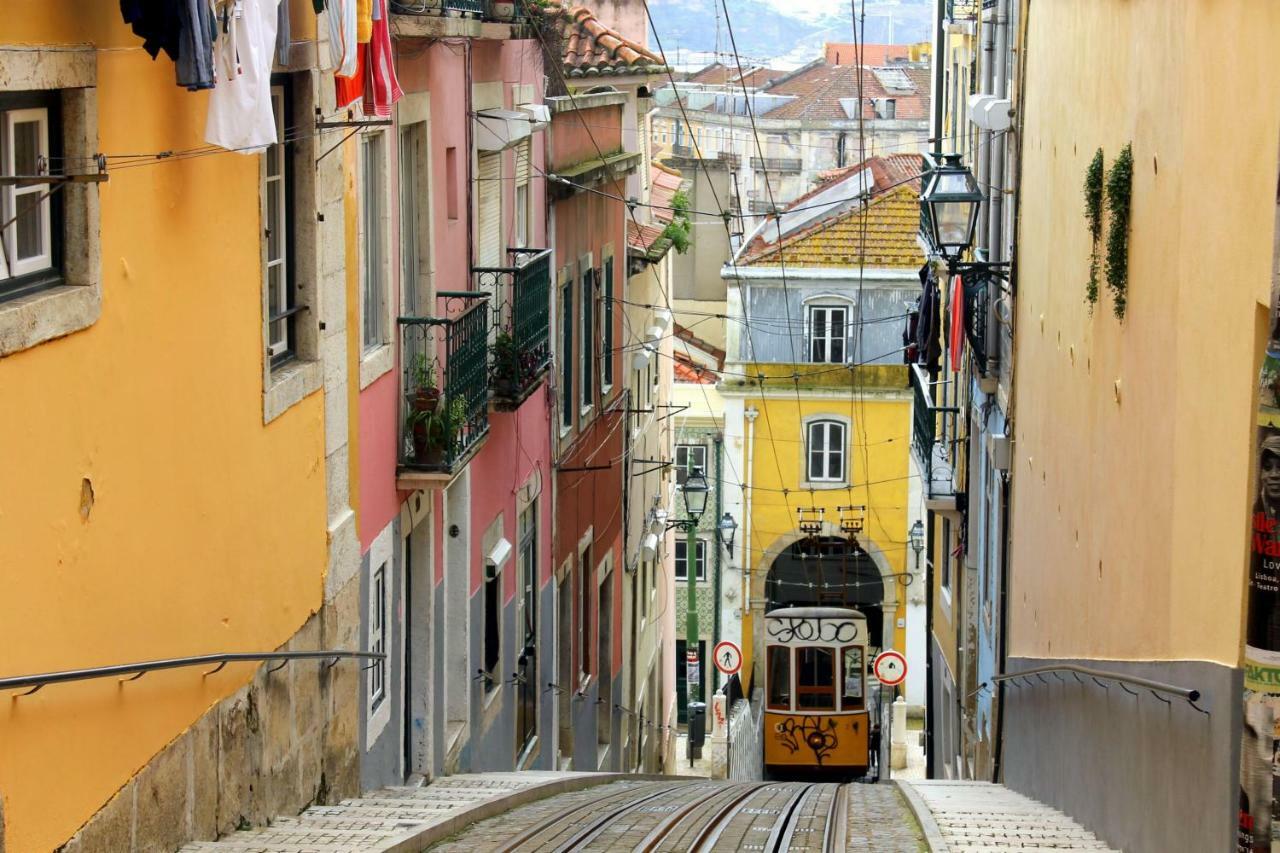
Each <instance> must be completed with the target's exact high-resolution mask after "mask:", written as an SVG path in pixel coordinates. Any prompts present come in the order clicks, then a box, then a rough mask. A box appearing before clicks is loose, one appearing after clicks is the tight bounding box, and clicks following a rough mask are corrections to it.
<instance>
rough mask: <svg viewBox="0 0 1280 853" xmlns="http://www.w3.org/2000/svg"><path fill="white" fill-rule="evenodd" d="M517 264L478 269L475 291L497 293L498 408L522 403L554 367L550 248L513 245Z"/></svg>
mask: <svg viewBox="0 0 1280 853" xmlns="http://www.w3.org/2000/svg"><path fill="white" fill-rule="evenodd" d="M508 251H509V253H510V255H511V258H512V262H513V263H512V265H511V266H507V267H476V268H474V269H473V270H472V273H474V275H475V279H476V289H477V290H479V291H481V292H485V293H491V294H493V324H494V328H495V329H496V331H497V334H496V335H495V336H494V339H493V344H492V350H493V358H492V360H491V364H490V368H489V370H490V381H491V386H492V388H493V396H494V401H495V403H496V405H497V408H499V409H507V408H512V407H514V406H517V405H519V404H520V402H521V401H523V400H524V399H525V398H526V397H528V396H529V394H530V393H531V392H532V391H533V389H534V388H535V387H536V386H537V384H538V383H539V382H540V381H541V380H542V377H543V375H544V374H545V373H546V372H547V368H548V367H549V366H550V365H551V334H550V330H551V250H550V249H510V250H508Z"/></svg>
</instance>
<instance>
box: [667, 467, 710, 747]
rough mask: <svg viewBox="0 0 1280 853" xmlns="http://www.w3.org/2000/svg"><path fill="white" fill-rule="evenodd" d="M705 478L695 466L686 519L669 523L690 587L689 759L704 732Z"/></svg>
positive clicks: (688, 487)
mask: <svg viewBox="0 0 1280 853" xmlns="http://www.w3.org/2000/svg"><path fill="white" fill-rule="evenodd" d="M708 491H709V489H708V487H707V478H706V477H704V476H703V474H702V469H701V468H694V469H693V470H692V471H690V472H689V476H688V477H687V478H685V481H684V486H683V487H682V489H681V492H682V494H683V496H684V510H685V515H686V518H684V519H683V520H680V521H675V522H672V524H671V526H672V527H676V528H678V529H680V530H682V531H683V532H684V534H685V559H684V577H685V584H686V585H687V586H688V588H689V597H688V603H687V605H686V611H685V631H684V633H685V640H684V649H685V697H686V711H685V720H686V722H687V732H688V738H689V759H690V761H692V760H693V759H694V758H695V757H696V756H697V755H698V754H700V753H701V748H702V739H703V737H704V736H705V734H706V716H705V714H706V706H705V705H700V704H699V700H700V699H701V696H700V694H701V689H700V688H701V683H702V661H701V660H700V659H699V655H698V521H699V520H700V519H701V518H702V514H703V513H704V512H706V509H707V492H708Z"/></svg>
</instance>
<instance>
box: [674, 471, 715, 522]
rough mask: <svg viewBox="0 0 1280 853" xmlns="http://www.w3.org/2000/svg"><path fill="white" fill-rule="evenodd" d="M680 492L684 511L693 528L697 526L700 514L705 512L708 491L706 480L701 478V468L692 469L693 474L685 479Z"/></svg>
mask: <svg viewBox="0 0 1280 853" xmlns="http://www.w3.org/2000/svg"><path fill="white" fill-rule="evenodd" d="M680 491H681V492H682V493H683V494H684V510H685V512H686V513H688V515H689V520H690V521H691V522H693V526H697V524H698V519H700V518H702V514H703V513H704V512H706V511H707V493H708V492H709V491H710V489H709V488H708V487H707V478H706V477H704V476H702V469H701V468H694V469H693V473H692V474H690V475H689V476H688V477H687V478H686V479H685V481H684V485H683V486H681V488H680Z"/></svg>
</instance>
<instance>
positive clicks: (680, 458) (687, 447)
mask: <svg viewBox="0 0 1280 853" xmlns="http://www.w3.org/2000/svg"><path fill="white" fill-rule="evenodd" d="M695 470H697V471H701V472H702V473H703V475H704V476H705V475H706V473H707V446H706V445H705V444H677V445H676V483H678V484H680V485H682V486H683V485H684V481H685V480H687V479H689V475H690V474H692V473H693V472H694V471H695Z"/></svg>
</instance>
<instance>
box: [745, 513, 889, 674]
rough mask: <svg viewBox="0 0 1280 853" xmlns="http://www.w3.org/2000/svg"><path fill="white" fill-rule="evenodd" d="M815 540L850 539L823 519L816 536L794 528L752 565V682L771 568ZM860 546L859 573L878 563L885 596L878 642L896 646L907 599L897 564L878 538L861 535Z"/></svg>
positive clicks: (761, 640)
mask: <svg viewBox="0 0 1280 853" xmlns="http://www.w3.org/2000/svg"><path fill="white" fill-rule="evenodd" d="M813 540H817V541H820V542H821V541H826V542H831V541H840V542H847V541H848V540H847V538H846V537H845V535H844V534H842V533H841V531H840V530H839V528H838V527H836V526H835V525H834V524H832V523H831V522H829V521H824V522H822V530H821V531H820V532H819V533H818V534H817V535H816V536H809V535H807V534H804V533H801V532H800V531H798V530H793V531H791V532H789V533H785V534H783V535H782V536H780V537H778V538H777V539H776V540H774V541H773V542H772V543H770V545H769V546H768V548H767V549H766V550H764V551H763V552H762V555H761V558H760V559H759V561H758V562H757V563H756V564H755V565H754V566H753V567H752V569H753V570H752V572H751V597H750V612H751V616H752V619H751V625H752V630H751V638H750V642H751V648H752V654H751V669H752V672H751V673H750V675H751V676H752V684H756V683H757V682H756V681H755V675H756V672H755V670H756V668H757V661H759V660H761V658H760V654H762V653H763V650H764V614H765V612H766V611H767V610H768V609H769V600H770V599H769V576H770V572H771V570H772V569H773V567H774V564H775V563H776V562H777V560H778V558H779V557H781V556H783V555H786V554H787V553H788V552H789V551H790V549H791V548H792V547H793V546H796V545H798V544H799V543H802V542H807V541H813ZM858 546H859V547H860V551H861V559H860V560H859V565H860V567H861V568H860V569H859V571H860V574H859V577H860V578H866V572H867V571H868V570H869V567H870V566H874V567H875V571H876V573H877V574H878V576H879V586H880V591H881V596H882V597H881V599H880V603H879V609H880V621H881V628H880V634H879V642H878V645H879V646H880V647H881V648H886V649H887V648H892V647H893V646H894V631H895V627H896V625H897V620H898V610H899V607H901V606H904V602H902V601H900V590H899V583H898V580H899V578H898V575H897V574H896V573H895V572H894V569H893V567H892V566H890V565H889V561H888V560H887V559H886V558H885V556H884V553H883V551H881V549H880V547H879V546H878V545H876V544H875V542H873V541H871V540H870V539H869V538H867V537H858ZM824 575H825V570H824ZM837 603H838V602H837ZM870 628H871V626H868V629H869V630H870ZM745 639H746V638H745V637H744V640H745Z"/></svg>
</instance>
